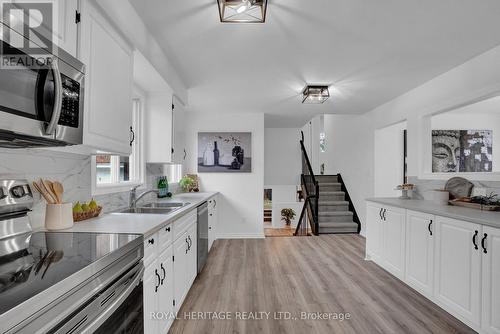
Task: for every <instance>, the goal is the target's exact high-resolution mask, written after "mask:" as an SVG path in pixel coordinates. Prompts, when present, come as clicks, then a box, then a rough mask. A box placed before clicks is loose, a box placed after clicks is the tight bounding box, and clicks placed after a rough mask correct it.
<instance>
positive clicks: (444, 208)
mask: <svg viewBox="0 0 500 334" xmlns="http://www.w3.org/2000/svg"><path fill="white" fill-rule="evenodd" d="M366 200H367V201H369V202H374V203H378V204H385V205H389V206H394V207H398V208H403V209H408V210H413V211H420V212H425V213H429V214H432V215H436V216H442V217H448V218H453V219H458V220H463V221H468V222H472V223H476V224H481V225H488V226H492V227H498V228H500V211H481V210H475V209H470V208H464V207H460V206H452V205H442V204H437V203H435V202H433V201H427V200H418V199H400V198H393V197H385V198H367V199H366Z"/></svg>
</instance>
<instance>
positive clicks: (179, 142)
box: [172, 96, 188, 164]
mask: <svg viewBox="0 0 500 334" xmlns="http://www.w3.org/2000/svg"><path fill="white" fill-rule="evenodd" d="M185 119H186V110H185V109H184V104H183V103H182V102H181V101H180V100H179V99H178V98H177V96H174V98H173V103H172V133H173V134H174V136H173V143H172V162H174V163H179V164H182V163H184V161H186V157H187V153H188V152H187V151H186V132H185V127H186V124H185Z"/></svg>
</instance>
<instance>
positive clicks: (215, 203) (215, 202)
mask: <svg viewBox="0 0 500 334" xmlns="http://www.w3.org/2000/svg"><path fill="white" fill-rule="evenodd" d="M216 206H217V201H216V200H215V199H214V209H215V207H216Z"/></svg>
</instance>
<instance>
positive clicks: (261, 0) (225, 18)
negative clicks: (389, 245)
mask: <svg viewBox="0 0 500 334" xmlns="http://www.w3.org/2000/svg"><path fill="white" fill-rule="evenodd" d="M217 4H218V5H219V16H220V21H221V22H223V23H264V22H265V21H266V10H267V0H217Z"/></svg>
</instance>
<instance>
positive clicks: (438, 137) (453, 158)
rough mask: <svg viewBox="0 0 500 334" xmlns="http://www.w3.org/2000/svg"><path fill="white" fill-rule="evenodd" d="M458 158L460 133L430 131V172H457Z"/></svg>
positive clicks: (454, 131) (455, 131)
mask: <svg viewBox="0 0 500 334" xmlns="http://www.w3.org/2000/svg"><path fill="white" fill-rule="evenodd" d="M459 156H460V131H458V130H449V131H448V130H435V131H432V172H434V173H453V172H458V166H459V163H460V162H459Z"/></svg>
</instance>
